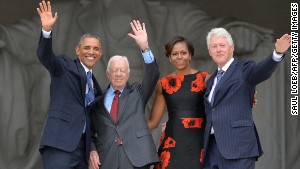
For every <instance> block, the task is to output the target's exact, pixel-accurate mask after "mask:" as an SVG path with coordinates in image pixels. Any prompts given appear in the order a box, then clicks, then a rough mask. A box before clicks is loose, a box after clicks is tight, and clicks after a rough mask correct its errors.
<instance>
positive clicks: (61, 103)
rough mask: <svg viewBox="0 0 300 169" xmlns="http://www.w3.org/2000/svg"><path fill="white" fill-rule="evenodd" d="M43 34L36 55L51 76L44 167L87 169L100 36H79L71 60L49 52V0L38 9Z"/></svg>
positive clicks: (52, 19) (97, 90)
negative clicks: (87, 112)
mask: <svg viewBox="0 0 300 169" xmlns="http://www.w3.org/2000/svg"><path fill="white" fill-rule="evenodd" d="M37 11H38V13H39V15H40V18H41V22H42V33H41V37H40V41H39V47H38V51H37V56H38V58H39V60H40V62H41V63H42V64H43V65H44V66H45V67H46V69H47V70H48V71H49V73H50V75H51V86H50V95H51V103H50V110H49V113H48V117H47V120H46V124H45V127H44V131H43V136H42V140H41V144H40V152H41V154H42V158H43V166H44V168H45V169H54V168H55V169H62V168H64V169H73V168H76V169H88V158H89V152H90V137H91V135H90V130H89V128H90V127H89V126H90V121H89V118H88V114H86V111H85V110H86V106H87V105H88V104H89V103H91V101H93V99H94V98H95V96H98V95H102V91H101V88H100V86H99V84H98V83H97V81H96V79H95V78H94V76H93V75H92V68H93V66H94V65H95V64H96V62H97V61H98V60H99V59H100V57H101V55H102V49H101V42H100V39H99V37H97V36H95V35H92V34H85V35H83V36H82V37H81V39H80V41H79V43H78V46H77V47H76V54H77V56H78V59H76V60H72V59H70V58H69V57H67V56H65V55H59V56H56V55H55V54H54V53H53V51H52V32H51V29H52V26H53V24H54V23H55V22H56V20H57V18H58V15H57V13H55V15H54V17H53V15H52V11H51V5H50V2H49V1H48V2H47V3H46V2H45V1H42V3H40V7H39V8H38V9H37Z"/></svg>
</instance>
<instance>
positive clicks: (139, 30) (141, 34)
mask: <svg viewBox="0 0 300 169" xmlns="http://www.w3.org/2000/svg"><path fill="white" fill-rule="evenodd" d="M130 26H131V29H132V31H133V33H134V34H132V33H128V36H130V37H131V38H133V39H134V40H135V42H136V43H137V45H138V46H139V47H140V49H141V50H146V49H149V44H148V36H147V31H146V27H145V23H143V24H142V25H141V23H140V21H139V20H133V21H132V22H130Z"/></svg>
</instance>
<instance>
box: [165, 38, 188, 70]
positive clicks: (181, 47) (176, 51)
mask: <svg viewBox="0 0 300 169" xmlns="http://www.w3.org/2000/svg"><path fill="white" fill-rule="evenodd" d="M191 59H192V55H191V54H190V52H189V50H188V47H187V45H186V43H185V42H178V43H176V44H175V45H174V46H173V49H172V52H171V54H170V55H169V60H170V62H171V63H172V64H173V66H174V68H175V69H177V70H184V69H186V68H188V67H189V65H190V60H191Z"/></svg>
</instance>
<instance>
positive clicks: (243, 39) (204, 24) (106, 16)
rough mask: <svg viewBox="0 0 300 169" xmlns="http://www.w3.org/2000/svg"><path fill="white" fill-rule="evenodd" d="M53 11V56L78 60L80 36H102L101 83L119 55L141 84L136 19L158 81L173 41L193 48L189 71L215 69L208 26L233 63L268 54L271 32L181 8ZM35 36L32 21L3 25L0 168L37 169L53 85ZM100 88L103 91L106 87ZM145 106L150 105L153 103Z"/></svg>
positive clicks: (121, 1) (95, 2) (88, 3)
mask: <svg viewBox="0 0 300 169" xmlns="http://www.w3.org/2000/svg"><path fill="white" fill-rule="evenodd" d="M52 6H53V11H54V12H55V11H57V12H58V13H59V19H58V21H57V23H56V24H55V26H54V27H53V29H54V30H55V33H54V34H53V41H55V43H53V44H55V45H54V46H53V49H54V51H56V52H57V53H62V52H64V53H65V54H67V55H69V56H76V55H75V50H74V46H76V44H75V43H76V42H77V41H78V38H79V37H80V36H81V35H82V34H84V33H87V32H92V33H95V34H96V35H98V36H99V37H102V42H103V44H104V45H103V53H104V55H103V57H102V59H101V61H100V62H99V63H98V64H97V65H96V66H95V69H94V72H95V76H96V78H97V79H106V78H100V77H105V65H107V61H108V60H109V57H110V56H113V55H116V54H118V55H125V56H133V57H130V58H128V59H129V62H130V63H131V65H130V66H131V80H132V81H137V80H139V79H140V78H141V77H142V72H143V71H141V70H142V60H141V57H140V51H139V50H138V49H137V48H136V44H135V43H134V42H133V41H132V40H131V39H130V37H128V36H127V33H128V32H130V25H129V24H128V23H130V21H131V20H133V19H139V20H141V21H142V22H144V23H146V25H147V31H148V32H149V35H151V36H150V37H149V43H150V46H151V47H152V51H153V52H154V54H155V56H158V57H157V62H158V64H159V68H160V72H161V75H162V76H164V75H165V74H166V73H167V72H170V71H171V70H170V69H171V67H168V66H164V65H165V64H164V63H165V62H168V60H167V58H166V57H164V56H163V55H164V54H163V44H164V43H165V42H167V41H168V40H169V39H170V38H171V37H174V36H176V35H178V36H184V37H186V38H187V39H189V40H190V41H191V42H192V43H193V44H194V46H195V49H196V50H195V55H194V56H195V57H194V58H193V59H194V61H193V64H194V65H193V67H195V68H198V69H201V70H213V68H214V63H213V62H212V61H211V60H210V57H209V55H208V53H207V47H206V40H205V37H206V35H207V32H208V31H209V30H210V29H211V28H213V27H220V26H221V27H224V28H226V29H227V30H228V31H229V32H230V33H231V34H232V36H233V38H234V40H235V44H236V46H235V51H236V54H237V55H238V57H248V54H250V53H251V56H258V55H259V56H260V55H261V56H265V55H266V54H267V52H269V51H270V49H273V46H272V45H273V38H272V31H270V30H267V29H264V28H261V27H259V26H257V25H253V24H249V23H246V22H241V21H236V20H233V19H227V18H213V17H211V16H210V15H208V14H207V13H205V12H204V11H202V10H201V9H200V8H199V7H198V6H197V5H195V4H192V3H190V2H186V1H180V0H169V1H164V0H79V1H68V2H63V3H56V4H55V3H53V5H52ZM95 20H96V22H95ZM119 25H122V26H121V27H120V26H119ZM40 29H41V28H40V20H39V17H38V16H37V15H35V16H33V17H32V18H31V19H30V20H21V21H20V22H18V23H17V24H13V25H6V26H5V25H0V59H1V62H0V73H1V79H0V86H1V89H0V112H1V114H0V133H1V136H0V137H1V140H0V150H1V151H0V168H14V169H18V168H22V169H31V168H39V164H40V157H39V154H38V143H39V140H40V135H41V131H42V128H43V126H42V125H43V121H44V119H45V117H46V115H47V114H46V112H47V109H48V106H49V91H48V90H47V89H49V84H50V82H49V79H50V78H49V75H48V73H47V72H46V70H45V69H44V68H43V67H42V65H41V64H39V63H38V61H37V57H36V49H37V44H38V39H39V32H40ZM266 49H267V50H266ZM254 59H255V58H254ZM280 70H282V69H280ZM275 77H276V76H273V78H275ZM99 83H100V85H101V86H102V87H105V86H106V85H107V84H108V82H107V81H105V82H104V81H99ZM264 85H265V86H267V85H268V83H265V84H264ZM148 105H152V103H151V101H150V103H149V104H148ZM159 135H160V134H159V133H158V134H157V137H159Z"/></svg>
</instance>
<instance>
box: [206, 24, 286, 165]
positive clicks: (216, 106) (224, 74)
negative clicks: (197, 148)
mask: <svg viewBox="0 0 300 169" xmlns="http://www.w3.org/2000/svg"><path fill="white" fill-rule="evenodd" d="M207 46H208V51H209V54H210V56H211V57H212V59H213V61H214V62H215V63H216V64H217V66H218V70H216V71H215V72H214V74H213V75H212V76H211V78H210V79H209V80H208V81H207V86H206V87H207V90H206V93H205V99H204V100H205V101H204V103H205V113H206V117H207V124H206V128H205V136H204V139H205V140H204V148H205V149H204V152H205V161H204V162H205V167H204V168H205V169H219V168H220V169H254V168H255V160H257V158H258V157H259V156H261V155H262V153H263V151H262V148H261V145H260V141H259V137H258V134H257V131H256V127H255V124H254V121H253V117H252V103H253V102H252V100H253V93H254V91H255V86H256V85H257V84H259V83H261V82H263V81H264V80H266V79H268V78H269V77H270V76H271V75H272V73H273V72H274V70H275V68H276V67H277V65H278V63H279V62H280V61H281V60H282V59H283V55H284V52H285V51H286V50H287V49H288V48H289V47H290V36H289V35H288V34H285V35H283V36H282V37H281V38H280V39H277V41H276V43H275V50H274V52H273V53H272V54H271V55H270V56H268V57H267V58H266V59H264V60H263V61H261V62H260V63H258V64H256V63H255V62H254V61H249V60H247V61H241V62H239V61H237V60H236V59H234V58H233V51H234V44H233V40H232V38H231V35H230V34H229V33H228V32H227V31H226V30H225V29H223V28H215V29H212V30H211V31H210V32H209V33H208V35H207Z"/></svg>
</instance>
